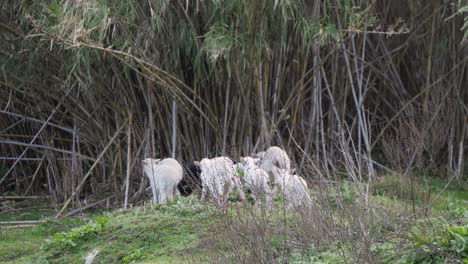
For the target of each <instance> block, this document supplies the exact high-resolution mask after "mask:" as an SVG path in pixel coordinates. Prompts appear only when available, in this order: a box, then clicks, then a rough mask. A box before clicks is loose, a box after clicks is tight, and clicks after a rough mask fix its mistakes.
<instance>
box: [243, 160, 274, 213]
mask: <svg viewBox="0 0 468 264" xmlns="http://www.w3.org/2000/svg"><path fill="white" fill-rule="evenodd" d="M258 160H259V159H254V158H251V157H244V158H241V162H240V163H239V164H240V166H239V167H240V168H241V169H242V170H243V171H244V183H245V187H246V188H248V189H250V191H251V192H252V196H253V198H254V200H255V204H256V205H260V204H261V203H262V200H263V199H261V197H264V201H265V203H266V205H267V206H271V202H272V195H271V188H270V185H269V184H268V174H267V173H266V172H265V171H264V170H262V169H260V168H259V167H258V166H257V165H256V164H257V162H258Z"/></svg>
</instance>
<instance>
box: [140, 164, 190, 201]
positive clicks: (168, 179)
mask: <svg viewBox="0 0 468 264" xmlns="http://www.w3.org/2000/svg"><path fill="white" fill-rule="evenodd" d="M143 169H144V171H145V173H146V176H148V178H149V180H150V185H151V191H152V192H153V202H154V203H165V202H166V201H170V200H172V199H174V198H176V197H177V196H179V191H178V190H177V184H178V183H179V182H180V181H181V180H182V174H183V170H182V166H180V164H179V162H178V161H177V160H175V159H171V158H167V159H163V160H161V159H150V158H147V159H144V160H143Z"/></svg>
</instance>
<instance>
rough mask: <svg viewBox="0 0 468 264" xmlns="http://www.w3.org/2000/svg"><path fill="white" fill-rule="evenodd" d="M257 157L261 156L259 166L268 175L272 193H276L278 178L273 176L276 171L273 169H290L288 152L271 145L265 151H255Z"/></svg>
mask: <svg viewBox="0 0 468 264" xmlns="http://www.w3.org/2000/svg"><path fill="white" fill-rule="evenodd" d="M257 157H260V158H261V160H260V165H259V167H260V168H261V169H263V170H264V171H265V172H266V173H267V174H268V176H269V177H270V184H272V186H273V188H272V189H273V193H276V192H277V186H278V184H279V183H278V181H279V179H278V178H276V177H275V175H276V173H275V172H274V171H275V170H276V169H283V170H287V171H288V172H290V171H291V160H290V159H289V156H288V154H287V153H286V152H285V151H284V150H282V149H281V148H279V147H276V146H273V147H270V148H269V149H268V150H267V151H266V152H259V153H257Z"/></svg>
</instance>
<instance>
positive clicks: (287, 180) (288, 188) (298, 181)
mask: <svg viewBox="0 0 468 264" xmlns="http://www.w3.org/2000/svg"><path fill="white" fill-rule="evenodd" d="M274 173H275V177H276V178H277V179H279V182H278V184H279V187H280V189H281V191H282V192H283V193H284V198H285V200H286V201H287V206H286V209H288V210H291V209H293V208H297V207H300V206H305V207H308V206H310V205H311V204H312V198H311V197H310V194H309V189H308V188H307V183H306V181H305V180H304V179H303V178H302V177H301V176H298V175H293V174H291V172H290V171H288V170H284V169H276V170H275V172H274Z"/></svg>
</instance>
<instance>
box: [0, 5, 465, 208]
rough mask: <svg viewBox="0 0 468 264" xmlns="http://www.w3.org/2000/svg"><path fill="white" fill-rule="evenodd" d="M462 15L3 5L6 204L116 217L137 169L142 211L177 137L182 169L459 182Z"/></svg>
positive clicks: (451, 9)
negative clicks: (89, 203)
mask: <svg viewBox="0 0 468 264" xmlns="http://www.w3.org/2000/svg"><path fill="white" fill-rule="evenodd" d="M464 5H465V4H464V3H462V1H449V2H447V1H432V2H431V3H429V4H428V3H427V1H423V0H418V1H371V0H346V1H341V0H332V1H302V0H287V1H286V0H279V1H273V0H259V1H253V2H252V1H239V0H234V1H219V0H210V1H199V0H196V1H181V0H176V1H168V0H150V1H143V2H142V1H132V0H127V1H97V0H87V1H79V0H47V1H3V2H2V3H1V4H0V36H1V37H0V61H1V65H0V69H1V71H0V72H1V74H0V76H1V77H0V87H1V89H0V109H1V112H0V128H1V129H0V154H1V155H0V156H1V158H2V160H3V161H2V162H3V163H4V165H2V167H5V168H8V171H7V173H5V174H2V175H0V190H1V192H2V193H6V192H16V193H25V192H26V190H28V191H29V190H30V191H34V192H45V193H48V194H50V195H51V196H52V197H53V198H54V200H55V201H56V202H63V201H66V200H71V201H72V203H79V202H80V200H79V197H80V196H83V195H85V196H96V197H95V198H96V199H98V198H105V197H106V196H109V195H111V194H115V193H117V194H121V195H117V196H116V200H115V202H116V203H118V204H120V203H123V201H124V198H123V194H124V189H125V188H124V186H123V185H124V183H125V181H124V179H125V176H126V175H127V171H129V172H130V173H129V175H130V181H129V190H130V191H129V193H130V197H129V202H130V203H133V202H136V201H137V200H139V199H140V198H141V195H143V194H144V188H145V186H146V184H147V183H146V179H145V178H144V177H143V176H142V175H143V174H142V173H141V168H140V167H141V166H139V161H140V160H141V159H142V158H143V157H147V156H152V157H156V156H157V157H162V156H169V155H170V153H172V151H173V149H172V148H173V147H172V136H173V134H174V131H176V145H175V146H176V149H175V153H176V157H177V158H178V159H179V160H181V161H189V160H194V159H200V158H202V157H204V156H215V155H219V154H222V153H226V154H228V155H231V156H232V157H233V158H237V157H238V156H240V155H246V154H247V153H251V152H252V151H258V150H261V149H264V148H266V147H267V146H270V145H280V146H282V147H284V148H285V149H286V150H287V151H288V153H290V154H291V156H292V158H293V160H295V161H296V163H297V166H298V167H299V169H300V168H301V165H304V164H305V163H307V162H311V161H313V162H314V164H317V165H316V166H317V167H316V170H317V171H320V172H323V175H324V177H329V178H332V177H334V175H337V174H338V173H339V172H340V171H342V169H345V170H346V171H347V175H348V176H349V177H350V178H352V179H353V180H356V181H368V184H371V182H372V180H371V179H367V177H368V175H370V177H371V178H372V177H373V176H374V175H375V173H377V172H378V171H379V170H380V168H381V167H379V165H377V164H381V165H385V166H386V167H390V168H391V169H394V170H400V171H402V173H404V171H405V170H406V168H428V166H430V167H429V168H430V169H431V170H440V171H441V172H442V173H444V174H447V175H455V176H456V177H458V178H461V177H462V175H463V163H464V162H465V160H466V158H465V157H466V147H465V145H466V144H465V142H466V137H467V131H468V129H466V116H467V110H466V109H467V107H466V98H467V96H468V94H467V89H464V88H465V87H466V86H467V84H468V82H467V74H466V62H467V56H466V52H467V50H466V46H465V45H464V44H462V41H463V38H464V34H466V33H464V32H463V30H461V29H462V27H463V23H464V17H463V16H465V15H466V13H464V12H463V10H465V9H466V7H465V6H464ZM459 10H460V11H459ZM465 21H466V20H465ZM465 30H466V27H465ZM173 100H175V101H176V103H177V109H178V111H177V113H176V117H177V121H176V123H175V124H176V127H173V125H172V124H173V121H174V119H173V107H172V102H173ZM129 116H132V117H133V118H132V122H129ZM126 126H130V129H126V128H127V127H126ZM409 129H412V130H409ZM408 131H410V132H408ZM127 135H131V137H129V138H131V140H128V138H127ZM403 137H404V140H396V139H402V138H403ZM111 139H113V140H111ZM128 144H130V145H131V147H130V148H128V146H127V145H128ZM411 144H413V145H411ZM106 146H108V147H107V148H106ZM128 149H130V151H131V153H127V150H128ZM104 150H105V151H104ZM128 157H129V158H130V159H131V162H127V159H128ZM84 176H86V177H84ZM308 176H309V175H308ZM310 177H311V178H314V175H310ZM368 187H369V186H367V187H365V188H367V189H368ZM365 188H364V189H363V190H365Z"/></svg>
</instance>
